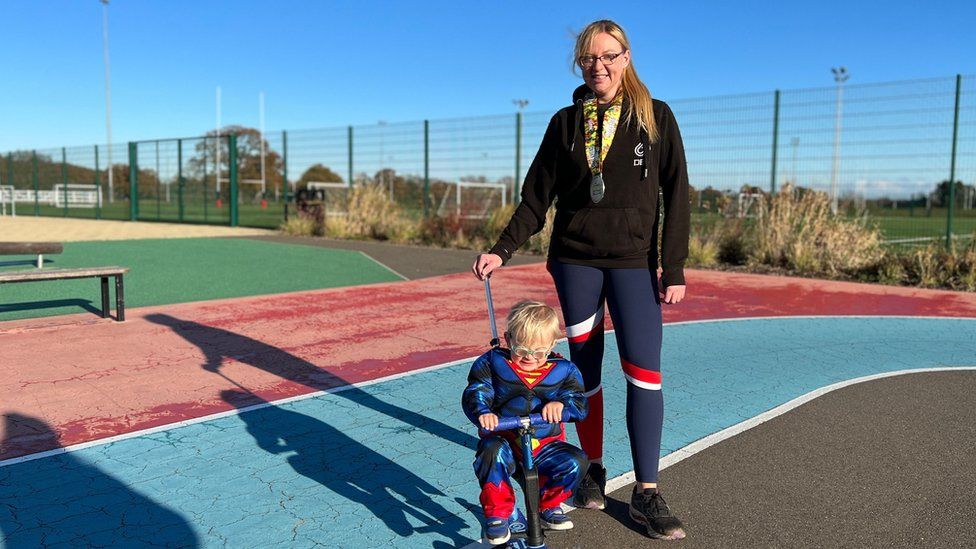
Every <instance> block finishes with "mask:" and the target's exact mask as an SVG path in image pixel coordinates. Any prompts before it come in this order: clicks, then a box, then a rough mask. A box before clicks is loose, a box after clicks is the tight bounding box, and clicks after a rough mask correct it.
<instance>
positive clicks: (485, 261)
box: [471, 254, 502, 280]
mask: <svg viewBox="0 0 976 549" xmlns="http://www.w3.org/2000/svg"><path fill="white" fill-rule="evenodd" d="M501 265H502V258H501V257H499V256H498V255H496V254H481V255H479V256H478V257H477V258H475V260H474V263H473V264H472V265H471V272H473V273H474V276H476V277H478V280H484V279H485V277H487V276H488V275H490V274H491V272H492V271H494V270H495V269H497V268H498V267H501Z"/></svg>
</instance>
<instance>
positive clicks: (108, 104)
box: [100, 0, 133, 203]
mask: <svg viewBox="0 0 976 549" xmlns="http://www.w3.org/2000/svg"><path fill="white" fill-rule="evenodd" d="M100 1H101V2H102V50H103V52H104V57H105V133H106V139H107V140H108V151H107V152H108V201H109V203H112V202H115V192H114V184H113V182H112V90H111V86H110V81H111V79H110V78H109V69H108V0H100ZM132 199H133V197H130V200H132Z"/></svg>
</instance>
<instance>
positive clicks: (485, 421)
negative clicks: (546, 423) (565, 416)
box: [478, 408, 561, 431]
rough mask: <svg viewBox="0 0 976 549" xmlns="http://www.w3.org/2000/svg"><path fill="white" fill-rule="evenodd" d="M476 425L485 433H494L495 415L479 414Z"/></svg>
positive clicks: (496, 425) (496, 421)
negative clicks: (479, 425)
mask: <svg viewBox="0 0 976 549" xmlns="http://www.w3.org/2000/svg"><path fill="white" fill-rule="evenodd" d="M560 409H561V408H560ZM478 423H479V424H481V428H482V429H484V430H485V431H494V430H495V427H498V416H496V415H495V414H481V415H480V416H478Z"/></svg>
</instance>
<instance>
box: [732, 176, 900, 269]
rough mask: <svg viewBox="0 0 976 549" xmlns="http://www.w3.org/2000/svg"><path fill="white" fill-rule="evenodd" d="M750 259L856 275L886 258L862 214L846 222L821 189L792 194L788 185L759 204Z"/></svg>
mask: <svg viewBox="0 0 976 549" xmlns="http://www.w3.org/2000/svg"><path fill="white" fill-rule="evenodd" d="M754 231H755V232H754V237H753V239H752V244H753V245H752V247H751V249H750V251H749V263H750V264H754V265H771V266H774V267H782V268H786V269H789V270H791V271H794V272H797V273H801V274H812V275H818V274H821V275H828V276H838V275H848V276H850V275H855V274H857V273H860V272H863V271H864V270H866V269H872V268H877V266H878V265H879V264H880V263H881V262H882V260H883V259H884V257H885V250H884V248H883V247H882V244H881V233H880V231H878V230H877V229H874V228H871V227H869V226H867V224H866V223H865V222H864V219H863V218H862V219H861V220H857V221H851V220H850V219H847V218H842V217H839V216H835V215H833V214H832V213H831V212H830V198H829V197H828V196H827V195H826V194H825V193H821V192H805V193H802V194H801V193H797V192H794V190H793V189H792V188H791V186H789V185H785V186H784V187H783V189H782V190H781V191H780V192H779V193H777V194H776V196H774V197H773V198H772V200H770V201H769V202H768V205H765V206H764V207H763V208H762V215H761V216H760V218H759V219H758V220H757V221H756V224H755V229H754Z"/></svg>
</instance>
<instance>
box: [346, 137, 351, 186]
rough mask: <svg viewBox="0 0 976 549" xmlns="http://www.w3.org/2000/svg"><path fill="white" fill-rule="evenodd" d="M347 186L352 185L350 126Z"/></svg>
mask: <svg viewBox="0 0 976 549" xmlns="http://www.w3.org/2000/svg"><path fill="white" fill-rule="evenodd" d="M346 186H347V187H352V126H349V182H348V183H347V184H346Z"/></svg>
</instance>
